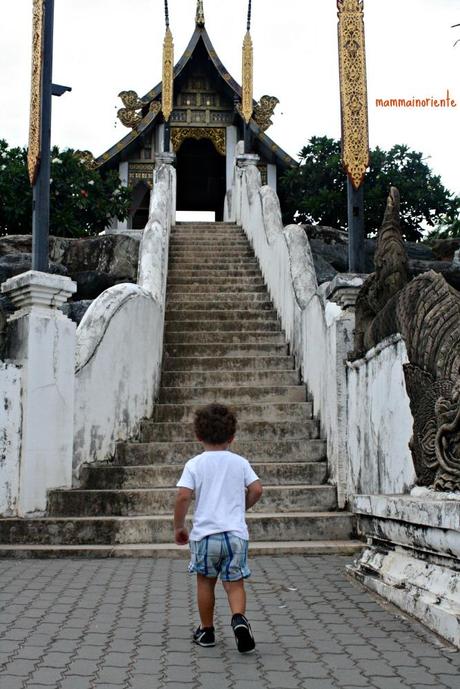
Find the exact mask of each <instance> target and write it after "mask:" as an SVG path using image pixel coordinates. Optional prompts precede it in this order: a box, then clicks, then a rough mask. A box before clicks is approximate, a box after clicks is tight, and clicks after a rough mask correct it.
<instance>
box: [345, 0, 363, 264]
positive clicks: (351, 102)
mask: <svg viewBox="0 0 460 689" xmlns="http://www.w3.org/2000/svg"><path fill="white" fill-rule="evenodd" d="M337 8H338V16H339V24H338V42H339V66H340V104H341V119H342V162H343V166H344V168H345V170H346V173H347V176H348V234H349V242H348V248H349V270H350V271H351V272H364V250H365V237H366V235H365V229H364V193H363V183H364V178H365V175H366V170H367V168H368V166H369V124H368V103H367V76H366V46H365V34H364V0H337Z"/></svg>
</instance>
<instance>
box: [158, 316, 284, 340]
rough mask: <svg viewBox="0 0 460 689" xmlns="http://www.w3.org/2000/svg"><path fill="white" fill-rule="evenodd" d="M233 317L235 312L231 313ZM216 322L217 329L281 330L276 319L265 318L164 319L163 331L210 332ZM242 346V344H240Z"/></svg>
mask: <svg viewBox="0 0 460 689" xmlns="http://www.w3.org/2000/svg"><path fill="white" fill-rule="evenodd" d="M233 316H234V317H235V314H233ZM217 322H218V324H219V325H218V327H219V330H222V331H225V330H231V331H234V330H239V331H241V332H243V331H244V332H247V331H252V330H254V331H257V332H261V333H266V332H281V326H280V322H279V321H278V319H275V318H273V319H267V320H261V321H258V320H247V321H246V320H228V321H226V320H201V321H200V320H197V321H188V320H187V321H166V322H165V332H166V333H173V332H175V333H177V332H192V333H195V332H203V331H204V332H212V331H213V330H215V329H216V327H217V326H216V323H217ZM241 346H242V345H241Z"/></svg>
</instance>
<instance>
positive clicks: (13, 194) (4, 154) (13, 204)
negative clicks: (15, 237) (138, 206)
mask: <svg viewBox="0 0 460 689" xmlns="http://www.w3.org/2000/svg"><path fill="white" fill-rule="evenodd" d="M130 200H131V194H130V190H129V189H127V188H126V187H123V186H122V184H121V182H120V179H119V177H118V175H117V173H116V172H115V171H110V172H108V173H104V174H101V173H100V172H99V171H98V170H93V169H90V168H89V167H88V166H87V165H86V164H85V162H84V161H83V159H81V158H80V157H79V156H78V155H77V156H76V155H75V151H73V150H71V149H66V150H64V151H59V149H58V148H56V147H55V148H53V150H52V153H51V183H50V234H52V235H56V236H61V237H80V236H84V235H90V234H97V233H99V232H102V230H104V229H105V228H106V227H108V225H109V224H110V220H111V218H114V217H117V218H118V219H119V220H124V219H125V218H126V217H127V215H128V212H129V205H130ZM31 232H32V188H31V186H30V184H29V177H28V173H27V150H26V149H25V148H9V147H8V144H7V142H6V141H4V140H1V139H0V235H5V234H30V233H31Z"/></svg>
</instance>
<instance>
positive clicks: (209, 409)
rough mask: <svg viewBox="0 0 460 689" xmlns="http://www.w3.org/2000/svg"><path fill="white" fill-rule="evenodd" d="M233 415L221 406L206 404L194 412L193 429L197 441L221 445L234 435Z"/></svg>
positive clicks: (234, 423)
mask: <svg viewBox="0 0 460 689" xmlns="http://www.w3.org/2000/svg"><path fill="white" fill-rule="evenodd" d="M236 425H237V419H236V416H235V414H234V413H233V412H232V411H231V409H229V408H228V407H226V406H225V405H223V404H216V403H212V404H207V405H206V407H202V408H201V409H198V410H197V411H196V412H195V420H194V428H195V434H196V437H197V438H198V440H201V441H202V442H205V443H209V444H210V445H223V444H224V443H226V442H227V441H229V440H231V439H232V438H233V437H234V435H235V433H236Z"/></svg>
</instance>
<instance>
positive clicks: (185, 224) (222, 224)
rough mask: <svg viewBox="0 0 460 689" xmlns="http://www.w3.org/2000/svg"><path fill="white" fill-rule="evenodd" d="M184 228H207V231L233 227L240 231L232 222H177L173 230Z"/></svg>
mask: <svg viewBox="0 0 460 689" xmlns="http://www.w3.org/2000/svg"><path fill="white" fill-rule="evenodd" d="M175 227H179V228H186V229H187V231H188V230H194V229H197V230H198V229H201V228H203V227H207V228H209V229H214V228H219V227H234V228H236V229H241V225H238V224H237V223H236V222H233V221H232V220H178V221H177V222H176V223H175V224H174V225H173V228H175Z"/></svg>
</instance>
